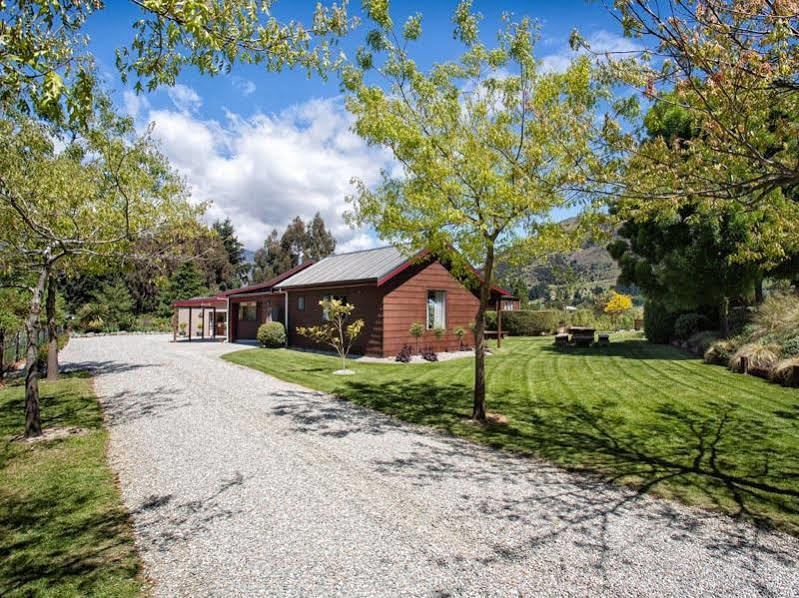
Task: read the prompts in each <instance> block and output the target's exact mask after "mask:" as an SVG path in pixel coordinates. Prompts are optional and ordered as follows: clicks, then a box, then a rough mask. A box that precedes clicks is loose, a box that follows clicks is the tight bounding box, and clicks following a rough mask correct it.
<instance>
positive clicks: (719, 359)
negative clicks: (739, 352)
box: [704, 340, 736, 366]
mask: <svg viewBox="0 0 799 598" xmlns="http://www.w3.org/2000/svg"><path fill="white" fill-rule="evenodd" d="M735 349H736V347H735V343H734V342H732V341H729V340H722V341H716V342H715V343H712V344H711V345H710V347H708V348H707V350H706V351H705V355H704V359H705V363H712V364H713V365H723V366H728V365H729V364H730V359H731V358H732V356H733V353H735Z"/></svg>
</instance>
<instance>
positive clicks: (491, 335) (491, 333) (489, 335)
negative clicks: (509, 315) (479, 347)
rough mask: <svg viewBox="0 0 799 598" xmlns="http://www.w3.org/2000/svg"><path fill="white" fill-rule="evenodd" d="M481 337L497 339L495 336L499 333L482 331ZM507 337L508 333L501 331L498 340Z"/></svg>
mask: <svg viewBox="0 0 799 598" xmlns="http://www.w3.org/2000/svg"><path fill="white" fill-rule="evenodd" d="M483 335H484V336H485V337H486V338H497V335H499V331H498V330H485V331H483ZM507 335H508V333H507V332H505V331H504V330H503V331H502V335H501V336H500V338H505V337H506V336H507Z"/></svg>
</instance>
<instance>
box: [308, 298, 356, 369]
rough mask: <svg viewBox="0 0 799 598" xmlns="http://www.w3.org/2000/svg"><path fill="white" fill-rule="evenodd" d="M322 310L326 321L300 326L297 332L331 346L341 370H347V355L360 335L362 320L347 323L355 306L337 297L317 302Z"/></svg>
mask: <svg viewBox="0 0 799 598" xmlns="http://www.w3.org/2000/svg"><path fill="white" fill-rule="evenodd" d="M319 305H321V306H322V311H323V312H324V313H325V314H327V322H325V323H324V324H322V325H320V326H309V327H305V326H302V327H300V328H297V334H300V335H302V336H305V337H307V338H309V339H311V340H312V341H314V342H317V343H320V344H323V345H329V346H331V347H333V348H334V349H335V350H336V352H337V353H338V354H339V356H340V357H341V371H342V372H346V371H347V355H348V354H349V352H350V349H351V348H352V343H353V342H355V339H356V338H358V336H360V334H361V331H362V330H363V320H361V319H358V320H355V321H354V322H351V323H349V324H347V320H348V319H349V317H350V315H351V314H352V312H353V311H354V310H355V306H354V305H352V304H348V303H344V302H343V301H341V300H339V299H322V300H321V301H320V302H319Z"/></svg>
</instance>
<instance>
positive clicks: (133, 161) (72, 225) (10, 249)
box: [0, 107, 198, 436]
mask: <svg viewBox="0 0 799 598" xmlns="http://www.w3.org/2000/svg"><path fill="white" fill-rule="evenodd" d="M50 133H51V131H50V130H48V129H47V128H46V127H44V126H43V125H42V124H41V123H39V122H35V121H33V120H30V119H24V118H22V119H18V120H14V121H12V120H9V119H5V120H1V121H0V270H2V271H5V272H18V273H25V276H26V277H28V278H30V279H31V280H30V286H29V293H30V295H29V298H30V304H29V309H28V310H27V315H26V319H25V328H26V331H27V333H28V347H27V358H26V368H25V394H26V399H25V404H26V422H25V434H26V436H37V435H40V434H41V419H40V415H39V393H38V389H39V387H38V379H39V369H38V364H37V361H38V360H37V351H38V332H39V326H40V314H41V307H42V300H43V294H44V292H45V290H46V288H47V285H48V282H49V281H50V279H51V276H53V275H54V273H55V271H56V269H60V271H81V272H89V271H92V270H95V271H100V270H103V269H104V268H107V267H108V265H109V263H110V262H113V260H114V259H116V258H117V257H119V256H121V255H129V254H130V252H129V250H130V248H131V245H132V242H133V241H134V240H135V239H137V238H141V237H145V236H148V235H151V234H153V233H154V231H156V230H158V229H159V228H160V227H161V226H164V225H166V224H167V223H175V222H177V221H186V220H190V221H193V220H194V219H195V218H196V217H197V214H198V208H194V207H192V206H191V205H189V204H188V202H187V201H186V200H185V194H184V191H183V187H182V184H181V182H180V179H179V178H178V177H177V176H176V175H175V174H174V173H173V172H172V171H171V170H170V168H169V167H168V164H167V163H166V161H165V159H164V158H163V157H162V155H161V154H160V153H159V152H158V151H157V149H156V148H155V146H154V145H153V143H152V141H151V140H150V138H149V137H148V136H147V135H144V136H137V135H136V134H135V131H134V128H133V123H132V122H131V121H130V120H129V119H120V118H117V117H116V116H115V115H114V114H113V113H112V112H111V111H110V110H109V109H108V108H107V107H103V108H102V109H101V110H100V111H98V113H96V114H95V115H94V116H93V117H92V119H91V120H90V121H89V123H88V128H87V129H86V130H85V131H84V132H82V133H76V134H75V136H74V138H73V139H72V140H71V141H70V143H69V144H68V145H67V147H66V148H65V149H64V150H63V151H61V152H56V151H55V149H54V146H53V141H52V136H51V134H50Z"/></svg>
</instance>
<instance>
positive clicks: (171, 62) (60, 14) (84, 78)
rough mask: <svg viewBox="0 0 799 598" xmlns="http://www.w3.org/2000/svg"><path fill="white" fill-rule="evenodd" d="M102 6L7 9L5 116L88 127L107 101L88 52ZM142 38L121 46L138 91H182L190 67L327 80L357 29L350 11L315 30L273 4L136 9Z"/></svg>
mask: <svg viewBox="0 0 799 598" xmlns="http://www.w3.org/2000/svg"><path fill="white" fill-rule="evenodd" d="M106 4H107V3H103V2H97V1H96V0H55V1H49V0H36V1H32V2H10V3H6V2H4V3H3V4H2V10H3V22H2V25H3V27H2V44H0V112H8V111H11V110H18V111H21V112H22V113H34V112H35V113H37V114H38V115H40V116H42V117H44V118H47V119H50V120H52V121H54V122H63V121H66V120H69V121H71V122H77V123H83V122H85V120H86V119H87V118H88V117H89V116H90V115H91V110H92V105H93V103H94V102H95V101H96V100H97V97H96V94H95V89H94V73H95V71H96V68H97V67H96V65H95V64H94V59H93V57H92V55H91V54H90V53H89V52H87V51H86V38H85V36H86V31H85V29H84V26H85V23H86V20H87V19H88V18H89V17H90V16H91V15H92V14H93V13H96V12H99V11H102V10H104V9H105V7H106ZM135 4H136V5H137V8H138V10H139V13H140V14H139V15H138V17H137V18H136V20H134V21H132V22H131V23H130V24H131V26H132V29H133V38H132V39H129V40H121V45H120V46H119V47H118V48H117V51H116V66H117V69H118V71H119V73H120V75H121V77H122V80H123V82H127V81H128V79H129V77H132V78H133V79H134V81H135V83H134V89H135V90H136V91H137V92H141V91H143V90H144V89H145V88H146V89H147V90H148V91H152V90H153V89H155V88H157V87H159V86H161V85H174V84H175V82H176V80H177V76H178V74H179V73H180V72H181V71H182V70H183V69H184V68H185V67H187V66H192V67H194V68H196V69H197V70H199V72H201V73H204V74H210V75H217V74H225V73H228V72H230V69H231V68H232V67H233V65H234V64H237V63H241V64H260V65H262V66H263V67H264V68H265V69H266V70H267V71H280V70H282V69H284V68H294V67H301V68H304V69H305V70H307V72H308V73H309V74H310V73H311V72H316V73H319V74H321V75H325V74H326V73H327V71H328V70H330V69H331V68H336V67H337V66H338V65H339V63H340V59H337V58H335V57H334V56H332V55H331V50H332V47H333V46H334V45H335V44H336V42H337V40H338V38H339V37H341V36H343V35H345V34H346V33H347V31H348V30H349V29H350V28H351V27H354V26H355V25H356V21H355V20H354V19H350V18H349V17H348V16H347V10H346V3H340V4H332V5H331V6H329V7H326V6H323V5H322V3H318V4H317V5H316V8H315V10H314V13H313V22H312V23H311V24H309V25H303V24H302V23H301V22H300V21H298V20H294V19H292V20H290V21H287V22H281V21H280V20H278V19H277V18H275V17H274V16H272V4H273V2H272V1H267V2H260V1H258V0H221V1H217V2H207V1H206V0H185V1H182V2H172V1H169V0H149V1H148V2H136V3H135Z"/></svg>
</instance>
